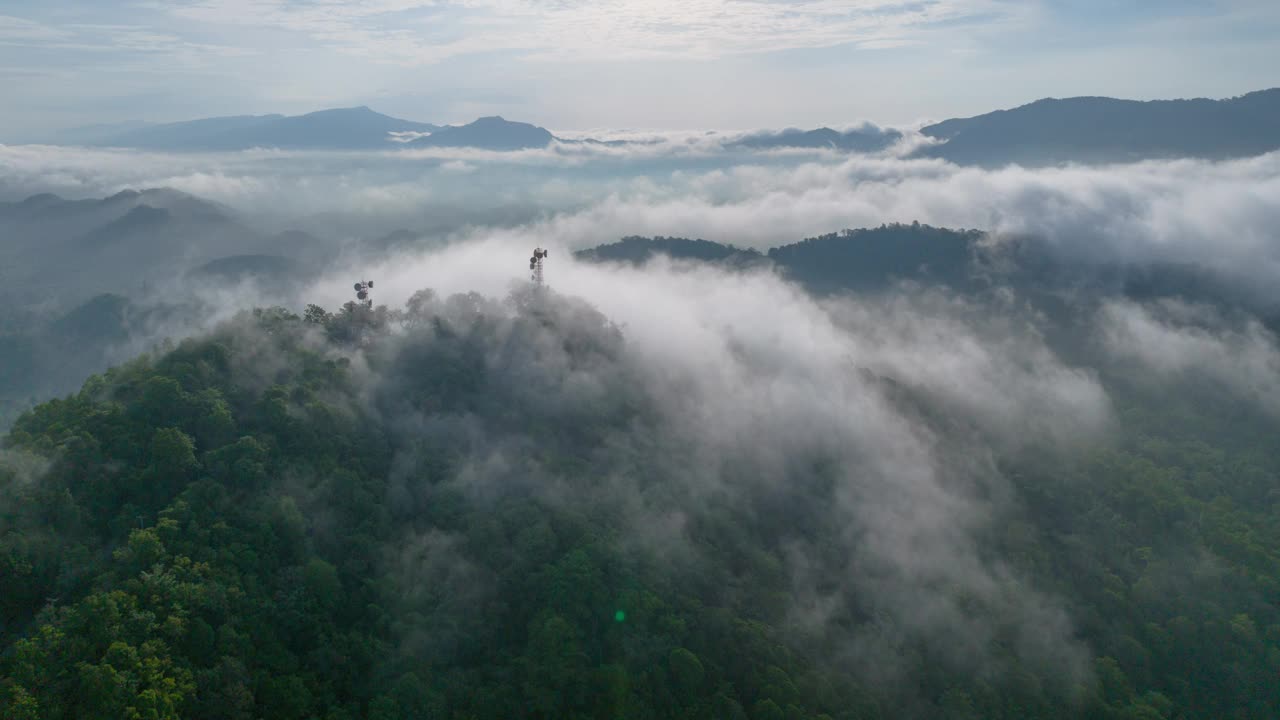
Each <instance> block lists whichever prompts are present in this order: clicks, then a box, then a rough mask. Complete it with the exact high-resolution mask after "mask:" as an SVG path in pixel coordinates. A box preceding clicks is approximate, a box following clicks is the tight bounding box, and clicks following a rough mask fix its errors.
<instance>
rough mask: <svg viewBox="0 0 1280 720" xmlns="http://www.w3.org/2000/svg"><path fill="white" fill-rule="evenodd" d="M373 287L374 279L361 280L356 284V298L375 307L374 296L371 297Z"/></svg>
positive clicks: (368, 305) (370, 306)
mask: <svg viewBox="0 0 1280 720" xmlns="http://www.w3.org/2000/svg"><path fill="white" fill-rule="evenodd" d="M372 289H373V281H372V280H361V281H360V282H358V283H356V284H355V290H356V299H357V300H359V301H361V302H362V303H364V304H365V305H366V306H367V307H369V308H372V307H373V298H370V297H369V291H370V290H372Z"/></svg>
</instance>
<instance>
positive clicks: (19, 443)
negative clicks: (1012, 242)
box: [0, 293, 1280, 720]
mask: <svg viewBox="0 0 1280 720" xmlns="http://www.w3.org/2000/svg"><path fill="white" fill-rule="evenodd" d="M392 326H394V327H395V328H397V331H396V332H392V330H391V327H392ZM625 344H626V338H625V333H624V332H623V331H622V330H620V329H618V328H615V327H612V326H611V325H610V324H609V323H608V322H607V321H606V320H605V318H604V317H603V316H601V315H599V313H596V312H595V311H594V310H592V309H591V308H588V307H585V306H583V305H582V304H580V303H577V302H574V301H570V300H566V299H563V298H557V297H553V298H549V299H542V300H538V299H537V298H533V299H530V298H528V297H525V298H523V299H522V298H516V299H515V300H512V301H509V302H507V303H506V304H502V303H497V302H493V301H489V300H485V299H483V298H480V297H478V296H458V297H453V298H448V299H437V298H435V297H433V296H431V295H430V294H429V293H422V294H420V295H419V296H416V297H415V299H414V300H413V301H411V302H410V303H409V305H408V307H407V309H406V310H405V311H403V312H387V311H386V310H385V309H384V308H379V309H378V310H377V311H368V310H365V309H363V308H361V307H359V306H355V305H351V304H349V305H347V306H346V307H344V308H343V309H341V310H340V311H338V312H336V313H328V312H326V311H324V310H322V309H320V308H317V307H315V306H311V307H309V308H308V309H307V312H306V313H305V314H304V315H303V316H298V315H295V314H292V313H290V312H287V311H284V310H279V309H271V310H261V311H257V312H255V313H253V314H251V315H245V316H242V317H240V318H238V319H236V320H235V321H233V322H231V323H228V324H226V325H224V326H223V327H222V328H221V329H220V330H218V331H217V332H214V333H213V334H211V335H209V336H206V337H203V338H200V339H195V340H189V341H184V342H183V343H181V344H180V345H178V346H177V347H174V348H171V349H169V350H168V351H166V352H162V353H157V354H155V355H153V356H148V357H143V358H140V359H138V360H136V361H133V362H131V363H128V364H126V365H124V366H121V367H118V368H115V369H113V370H111V371H109V372H107V373H105V374H103V375H100V376H95V377H92V378H90V379H89V381H88V382H87V383H85V385H84V387H83V389H82V390H81V391H80V392H78V393H77V394H74V395H72V396H69V397H67V398H65V399H60V400H55V401H51V402H47V403H44V404H42V405H40V406H38V407H36V408H34V409H33V410H31V411H29V412H27V413H25V414H24V415H23V416H22V417H20V418H19V419H18V420H17V421H16V423H15V424H14V426H13V428H12V430H11V432H10V434H9V436H8V439H7V440H6V441H5V449H4V454H3V464H2V466H0V467H2V468H3V469H0V716H2V717H4V718H14V719H15V720H16V719H24V720H25V719H34V718H49V719H55V718H246V719H247V718H271V719H273V720H287V719H292V718H321V719H325V720H339V719H347V718H349V719H354V718H378V719H389V718H449V719H456V720H463V719H467V718H529V719H531V720H532V719H550V718H734V719H744V720H745V719H749V720H784V719H785V720H817V719H818V718H832V719H837V718H839V719H846V718H847V719H849V720H853V719H859V720H861V719H870V718H899V717H931V718H955V719H960V718H975V719H976V718H1009V719H1010V720H1012V719H1014V718H1017V719H1019V720H1023V719H1027V718H1061V717H1084V718H1098V719H1103V718H1106V719H1115V720H1120V719H1125V720H1158V719H1160V718H1166V719H1169V720H1172V719H1173V718H1187V719H1190V718H1206V719H1208V718H1263V717H1277V716H1280V694H1278V693H1277V691H1276V687H1277V684H1276V678H1277V677H1278V673H1280V520H1278V518H1280V516H1278V515H1277V508H1276V503H1277V501H1278V500H1280V493H1278V490H1280V486H1278V485H1277V481H1276V477H1277V473H1278V472H1280V445H1277V443H1276V440H1275V438H1276V432H1275V431H1276V427H1275V423H1274V422H1273V421H1272V420H1271V419H1269V418H1267V417H1265V416H1262V415H1260V414H1257V413H1253V412H1251V411H1249V410H1246V409H1242V408H1241V407H1240V406H1239V405H1238V403H1235V402H1233V401H1231V400H1230V399H1228V398H1227V397H1226V396H1224V395H1223V394H1221V393H1216V392H1213V391H1212V389H1211V388H1210V387H1208V386H1202V387H1201V389H1200V390H1198V391H1197V390H1194V389H1192V390H1186V391H1185V392H1182V391H1179V392H1170V391H1169V389H1168V388H1167V387H1164V386H1159V385H1157V384H1144V383H1143V382H1141V381H1136V380H1133V381H1119V380H1114V381H1109V382H1110V385H1109V386H1108V391H1109V392H1110V393H1111V394H1112V396H1113V398H1114V399H1115V402H1116V404H1117V408H1116V413H1117V415H1118V417H1119V418H1120V422H1119V424H1118V428H1117V430H1116V433H1117V436H1116V437H1115V438H1114V442H1111V443H1107V444H1105V446H1099V447H1094V448H1089V449H1087V450H1082V451H1081V453H1082V454H1081V456H1080V457H1078V458H1075V459H1073V461H1072V462H1056V461H1055V462H1053V463H1035V462H1029V461H1026V460H1024V459H1006V460H1002V461H1001V463H1002V464H1001V468H1000V469H1001V471H1002V472H1003V473H1004V474H1005V475H1006V476H1007V477H1008V478H1010V481H1011V484H1012V486H1013V488H1014V494H1015V497H1016V503H1015V505H1016V510H1015V511H1014V512H1013V514H1012V517H1011V518H1010V519H1009V520H1008V521H1006V522H1002V523H1000V524H998V525H996V526H993V527H992V528H990V529H989V530H988V532H987V533H986V535H985V536H984V537H983V538H982V542H983V548H984V551H985V552H987V553H989V554H990V555H991V556H992V557H995V558H999V559H1000V561H1001V562H1002V563H1004V564H1007V565H1008V566H1009V567H1011V568H1014V569H1015V570H1016V571H1017V572H1018V573H1021V575H1022V576H1024V577H1028V578H1030V579H1031V581H1032V582H1034V583H1035V584H1036V585H1037V587H1039V588H1040V589H1041V590H1043V591H1045V592H1047V593H1049V594H1051V595H1053V596H1055V597H1057V598H1059V599H1060V600H1061V601H1062V603H1063V605H1064V607H1065V610H1066V612H1067V614H1068V615H1069V617H1070V618H1071V620H1072V621H1073V623H1074V626H1075V628H1076V633H1077V635H1078V638H1079V640H1080V641H1081V642H1082V644H1083V646H1084V647H1086V648H1087V649H1088V652H1089V654H1090V657H1089V658H1088V659H1087V661H1086V664H1087V666H1088V667H1087V672H1086V673H1085V675H1084V676H1082V677H1081V678H1080V679H1079V680H1078V681H1076V682H1073V683H1072V686H1071V687H1068V688H1065V689H1062V688H1060V687H1059V685H1060V684H1061V683H1060V682H1059V678H1055V677H1054V675H1055V674H1056V673H1057V670H1056V669H1055V668H1053V667H1043V666H1040V665H1035V664H1027V665H1025V666H1024V665H1020V664H1019V663H1018V662H1017V658H1019V657H1021V656H1020V655H1019V654H1018V650H1017V649H1016V648H1014V647H1012V646H1011V645H1008V644H1005V643H1006V640H1007V638H1006V636H1004V635H1002V634H1001V633H1000V632H995V633H994V634H993V636H992V637H993V639H992V641H991V643H990V647H988V648H986V649H985V652H987V653H989V654H990V656H991V657H993V658H997V659H1000V662H998V663H995V662H990V663H988V662H982V663H977V662H975V663H974V664H973V665H971V666H969V667H966V666H965V663H963V662H960V663H956V662H949V661H946V660H942V659H939V652H938V649H937V647H936V646H935V645H934V644H932V643H929V642H925V641H919V640H915V639H911V638H910V637H907V638H906V639H904V640H903V641H902V642H901V643H899V645H898V647H897V650H896V656H895V657H894V658H893V659H892V660H893V662H892V664H893V665H895V666H899V667H900V671H899V672H896V673H893V674H892V675H886V676H884V677H876V676H874V675H870V674H868V673H866V672H862V671H856V670H855V669H853V666H852V665H850V664H849V663H847V662H844V661H843V660H842V659H841V658H839V657H837V655H836V654H835V653H833V652H832V651H831V646H829V645H827V644H824V643H820V642H814V641H813V640H812V638H810V637H809V636H807V635H805V634H804V633H803V632H801V631H798V630H793V629H792V624H791V622H790V616H789V604H790V603H789V599H790V595H791V593H792V592H793V590H792V587H791V585H790V578H789V576H788V574H787V571H786V566H787V561H788V547H789V545H788V542H789V539H790V538H792V537H794V536H803V537H804V538H805V539H806V540H808V541H811V542H813V543H814V544H815V545H817V546H820V545H821V544H822V542H823V540H824V537H825V535H824V534H825V533H834V532H836V531H837V529H835V528H830V527H826V526H823V525H818V526H813V527H803V528H799V529H798V528H797V523H799V522H800V521H799V520H795V519H794V518H797V517H800V516H803V515H804V514H805V513H806V512H807V510H806V506H805V505H804V502H806V501H805V500H804V498H801V497H800V495H801V494H804V493H815V494H816V495H817V498H816V500H814V501H815V502H824V500H823V493H824V492H828V491H827V490H824V489H823V488H824V487H825V486H824V485H823V483H822V482H821V480H822V478H823V477H825V476H824V473H826V472H828V470H827V469H824V468H823V467H822V463H821V462H815V463H813V465H812V466H811V467H810V468H809V469H807V470H803V471H801V470H797V473H801V474H798V475H797V478H798V479H797V481H796V482H795V483H794V489H793V490H791V491H790V492H791V493H793V494H794V495H795V496H794V497H793V496H791V495H785V496H782V497H770V498H763V497H761V498H754V499H753V502H766V501H768V502H769V503H772V505H770V507H773V508H776V509H777V512H760V513H748V514H743V513H740V512H738V511H737V510H738V508H739V506H738V505H736V504H734V503H729V502H724V503H720V502H717V501H716V500H715V499H714V498H712V499H705V500H704V501H702V502H700V503H698V504H694V505H692V506H690V507H687V508H684V511H685V513H686V523H687V524H686V526H685V528H684V536H685V537H687V538H688V541H689V543H690V544H691V545H692V546H693V550H694V551H693V552H690V553H687V554H683V555H676V554H672V553H667V552H664V551H662V550H661V549H654V548H653V547H650V546H648V545H646V544H645V543H643V542H641V543H637V542H635V541H634V537H633V536H634V531H635V529H634V527H632V525H631V524H630V523H629V521H628V513H629V512H630V511H629V509H628V506H627V504H626V503H621V502H617V501H616V500H615V499H614V498H613V497H612V496H611V495H610V493H609V491H607V490H606V488H611V487H614V485H613V483H617V482H619V481H620V480H621V482H625V483H627V484H630V485H631V486H633V487H636V488H642V489H643V493H644V497H652V498H671V499H672V500H671V501H672V502H677V501H680V499H681V498H682V497H684V496H683V495H682V491H681V489H680V484H681V483H682V482H683V481H682V472H684V471H683V469H682V466H681V465H680V464H679V463H675V462H672V463H666V462H658V461H654V460H652V456H651V455H650V454H648V453H647V452H646V447H645V442H646V440H644V439H643V438H645V437H647V435H646V434H645V433H644V432H642V430H643V429H644V428H649V427H652V426H653V425H654V424H655V423H658V422H659V420H658V417H657V414H656V412H655V410H654V408H653V407H652V403H651V401H650V400H649V399H648V398H646V397H645V395H644V394H643V392H640V391H639V390H638V389H637V388H636V387H635V386H634V383H631V382H630V381H626V380H625V378H624V379H622V380H617V379H616V377H615V376H618V375H622V374H625V372H624V371H623V370H618V369H617V367H618V365H619V363H620V362H621V361H620V358H621V357H622V355H623V350H624V347H625ZM530 355H534V356H537V357H539V358H541V359H544V360H546V362H542V363H541V364H538V365H537V366H536V367H531V366H529V365H522V364H521V362H522V361H521V358H526V357H529V356H530ZM553 360H554V362H553ZM581 373H590V374H591V376H592V377H594V378H604V380H602V381H601V382H604V383H606V386H607V388H608V390H609V391H608V392H606V393H599V394H590V393H588V394H586V395H583V396H582V397H581V398H576V396H575V398H576V399H574V400H573V401H564V402H550V401H547V398H548V397H554V396H557V395H558V394H561V393H563V391H564V388H565V387H566V383H568V382H570V379H572V378H576V377H579V376H580V374H581ZM611 378H613V379H611ZM939 422H940V423H942V421H939ZM942 424H945V423H942ZM940 427H941V425H940ZM942 431H943V430H939V432H942ZM620 438H631V439H632V443H633V444H632V445H630V446H621V447H620V444H621V440H620ZM636 438H640V439H636ZM624 445H625V444H624ZM494 446H500V447H502V448H503V451H502V452H501V453H499V454H495V453H486V452H481V451H480V450H479V448H481V447H494ZM493 464H498V465H501V467H499V468H496V469H495V468H494V467H490V466H489V465H493ZM742 472H744V473H749V472H750V468H743V469H742ZM494 478H497V480H494ZM549 488H553V489H549ZM655 502H657V501H656V500H655ZM793 510H794V514H793V515H788V514H787V513H789V512H793ZM939 592H948V590H947V589H946V588H940V589H939ZM990 612H991V610H990V608H985V607H983V606H982V604H981V603H975V604H974V606H973V608H972V613H973V614H974V615H975V616H976V617H980V618H981V617H983V615H984V613H990ZM984 619H985V620H987V621H989V622H990V623H991V624H993V625H995V626H999V623H1000V622H1001V620H1002V619H1001V618H999V617H990V618H984ZM885 622H886V620H885V618H883V617H876V616H870V615H868V616H853V617H844V618H839V619H837V620H836V621H835V622H834V625H833V627H834V628H836V629H839V628H842V627H843V628H848V629H849V630H850V631H851V632H853V631H856V630H858V629H859V628H871V627H876V626H878V625H883V624H884V623H885ZM892 630H893V629H892V628H887V629H885V630H883V632H885V633H889V634H891V633H892ZM862 660H863V662H864V663H869V664H871V665H874V664H876V663H877V662H878V660H877V659H876V658H862ZM885 664H890V663H889V659H888V658H886V659H885ZM994 666H998V667H1000V668H1001V670H1000V671H999V672H992V671H990V668H991V667H994ZM859 667H862V666H861V665H860V666H859Z"/></svg>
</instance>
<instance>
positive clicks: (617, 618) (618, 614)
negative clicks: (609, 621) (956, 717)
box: [613, 610, 627, 622]
mask: <svg viewBox="0 0 1280 720" xmlns="http://www.w3.org/2000/svg"><path fill="white" fill-rule="evenodd" d="M626 619H627V614H626V613H625V612H623V611H621V610H619V611H618V612H616V613H614V614H613V620H614V622H622V621H624V620H626Z"/></svg>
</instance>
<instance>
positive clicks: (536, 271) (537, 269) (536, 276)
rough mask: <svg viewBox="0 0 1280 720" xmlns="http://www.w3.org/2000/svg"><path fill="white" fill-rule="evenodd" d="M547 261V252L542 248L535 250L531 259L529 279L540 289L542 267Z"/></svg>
mask: <svg viewBox="0 0 1280 720" xmlns="http://www.w3.org/2000/svg"><path fill="white" fill-rule="evenodd" d="M546 259H547V251H546V250H543V249H542V248H534V250H533V257H531V258H529V274H530V277H529V279H530V280H532V281H533V283H534V284H535V285H537V286H538V287H542V282H543V278H542V265H543V263H544V262H545V261H546Z"/></svg>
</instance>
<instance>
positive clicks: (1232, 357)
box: [1098, 301, 1280, 416]
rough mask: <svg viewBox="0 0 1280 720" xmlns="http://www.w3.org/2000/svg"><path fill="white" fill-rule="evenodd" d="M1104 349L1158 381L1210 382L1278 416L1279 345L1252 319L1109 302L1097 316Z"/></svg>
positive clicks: (1178, 306)
mask: <svg viewBox="0 0 1280 720" xmlns="http://www.w3.org/2000/svg"><path fill="white" fill-rule="evenodd" d="M1098 333H1099V336H1100V339H1101V341H1102V343H1103V346H1104V347H1105V348H1106V349H1107V351H1108V352H1109V353H1111V355H1112V356H1113V357H1115V358H1117V359H1119V360H1123V361H1127V362H1130V363H1135V364H1137V366H1138V367H1140V368H1141V369H1142V371H1143V372H1144V373H1147V374H1154V376H1155V377H1158V378H1160V379H1161V380H1165V381H1169V380H1173V381H1180V380H1190V381H1193V382H1194V381H1196V380H1197V379H1200V380H1203V379H1204V378H1208V379H1211V380H1212V381H1213V382H1215V383H1218V384H1219V385H1220V386H1222V387H1225V388H1228V389H1229V390H1230V392H1232V393H1233V394H1234V395H1235V396H1236V397H1238V398H1239V399H1240V400H1242V401H1244V402H1251V403H1255V404H1256V405H1257V406H1258V407H1259V408H1261V409H1262V410H1265V411H1266V412H1268V413H1271V414H1272V415H1276V416H1280V342H1278V341H1277V338H1276V336H1275V334H1273V333H1272V332H1271V331H1269V330H1268V329H1267V328H1265V327H1264V326H1263V325H1262V324H1261V323H1259V322H1258V321H1257V320H1255V319H1253V318H1244V319H1241V318H1230V317H1226V316H1224V315H1223V314H1222V313H1220V312H1219V311H1217V310H1215V309H1213V308H1209V307H1204V306H1198V305H1189V304H1187V303H1184V302H1178V301H1164V302H1160V303H1156V304H1151V305H1140V304H1137V303H1133V302H1123V301H1116V302H1109V303H1107V304H1106V305H1105V306H1103V307H1102V309H1101V310H1100V311H1099V313H1098Z"/></svg>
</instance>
